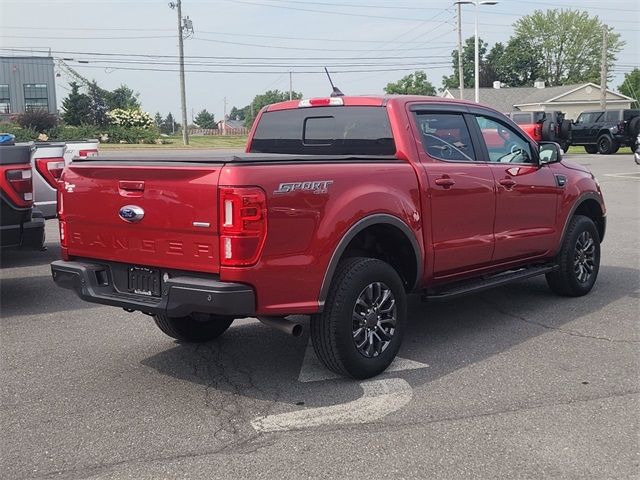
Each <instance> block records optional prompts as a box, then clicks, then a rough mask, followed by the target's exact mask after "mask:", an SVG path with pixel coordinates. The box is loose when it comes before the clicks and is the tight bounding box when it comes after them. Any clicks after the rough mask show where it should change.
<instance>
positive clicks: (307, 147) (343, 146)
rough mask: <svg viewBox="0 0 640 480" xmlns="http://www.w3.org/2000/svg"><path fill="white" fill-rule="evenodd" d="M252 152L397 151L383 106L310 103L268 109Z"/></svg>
mask: <svg viewBox="0 0 640 480" xmlns="http://www.w3.org/2000/svg"><path fill="white" fill-rule="evenodd" d="M251 152H255V153H288V154H308V155H395V153H396V146H395V142H394V140H393V135H392V133H391V125H390V124H389V117H388V115H387V111H386V109H385V108H383V107H355V106H354V107H310V108H299V109H295V110H277V111H274V112H265V113H264V114H263V115H262V117H261V119H260V123H258V126H257V128H256V131H255V134H254V137H253V140H252V142H251Z"/></svg>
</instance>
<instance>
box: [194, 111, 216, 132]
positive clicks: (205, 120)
mask: <svg viewBox="0 0 640 480" xmlns="http://www.w3.org/2000/svg"><path fill="white" fill-rule="evenodd" d="M195 123H196V125H198V126H199V127H200V128H216V121H215V119H214V118H213V113H209V112H207V110H206V109H204V110H202V111H201V112H200V113H198V114H197V115H196V118H195Z"/></svg>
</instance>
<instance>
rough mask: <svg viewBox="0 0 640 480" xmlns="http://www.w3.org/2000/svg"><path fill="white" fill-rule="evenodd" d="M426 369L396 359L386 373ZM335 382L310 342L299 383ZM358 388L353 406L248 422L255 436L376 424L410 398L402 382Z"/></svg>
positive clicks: (378, 382) (375, 382)
mask: <svg viewBox="0 0 640 480" xmlns="http://www.w3.org/2000/svg"><path fill="white" fill-rule="evenodd" d="M428 367H429V365H427V364H426V363H420V362H416V361H414V360H407V359H406V358H400V357H396V358H395V360H394V361H393V363H391V365H389V368H387V370H386V371H385V373H387V372H399V371H402V370H415V369H418V368H428ZM335 378H340V376H339V375H337V374H335V373H333V372H331V371H329V370H327V369H326V368H325V367H324V365H322V364H321V363H320V360H318V357H317V356H316V354H315V352H314V351H313V345H312V343H311V340H309V343H308V345H307V350H306V351H305V355H304V361H303V362H302V367H300V375H298V381H299V382H319V381H322V380H332V379H335ZM360 386H361V387H362V389H363V391H364V395H363V396H362V397H360V398H358V399H357V400H354V401H352V402H348V403H343V404H340V405H332V406H330V407H318V408H305V409H303V410H297V411H294V412H287V413H280V414H276V415H267V416H264V417H258V418H255V419H254V420H253V421H252V422H251V426H252V427H253V428H254V429H255V430H256V431H258V432H279V431H285V430H300V429H303V428H311V427H319V426H321V425H344V424H354V423H369V422H375V421H377V420H380V419H381V418H383V417H385V416H386V415H389V414H390V413H393V412H395V411H397V410H400V409H401V408H402V407H404V406H405V405H406V404H407V403H409V402H410V401H411V397H412V396H413V390H412V389H411V385H409V384H408V383H407V381H406V380H403V379H401V378H388V379H383V380H368V381H366V382H361V383H360Z"/></svg>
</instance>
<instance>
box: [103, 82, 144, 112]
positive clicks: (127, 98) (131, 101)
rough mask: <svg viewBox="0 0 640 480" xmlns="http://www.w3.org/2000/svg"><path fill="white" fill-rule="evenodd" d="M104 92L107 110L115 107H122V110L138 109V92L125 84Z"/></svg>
mask: <svg viewBox="0 0 640 480" xmlns="http://www.w3.org/2000/svg"><path fill="white" fill-rule="evenodd" d="M105 92H106V93H105V99H106V101H107V106H108V107H109V110H115V109H116V108H122V109H123V110H137V109H140V101H139V100H138V97H139V96H140V94H139V93H138V92H134V91H133V90H131V89H130V88H129V87H127V86H126V85H120V86H119V87H118V88H116V89H115V90H113V91H112V92H109V91H105Z"/></svg>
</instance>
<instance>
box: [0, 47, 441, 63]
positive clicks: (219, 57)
mask: <svg viewBox="0 0 640 480" xmlns="http://www.w3.org/2000/svg"><path fill="white" fill-rule="evenodd" d="M0 50H10V51H18V52H32V51H33V50H32V49H28V48H24V47H0ZM38 52H41V53H45V54H49V53H52V54H53V53H55V54H62V55H83V56H87V55H92V56H100V57H102V56H104V57H125V58H126V57H133V58H178V56H177V55H164V54H162V55H161V54H148V53H147V54H142V53H114V52H83V51H71V50H49V49H47V50H40V51H38ZM430 57H431V55H429V56H428V57H427V56H425V55H408V56H397V55H394V56H386V57H365V56H363V55H358V56H356V57H336V56H329V57H316V56H313V57H281V56H278V57H266V56H258V57H242V56H241V57H238V56H225V55H185V58H188V59H197V58H199V59H216V60H362V59H371V60H376V59H381V60H393V59H420V58H423V59H424V58H430ZM2 60H6V59H3V58H0V61H2Z"/></svg>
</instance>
